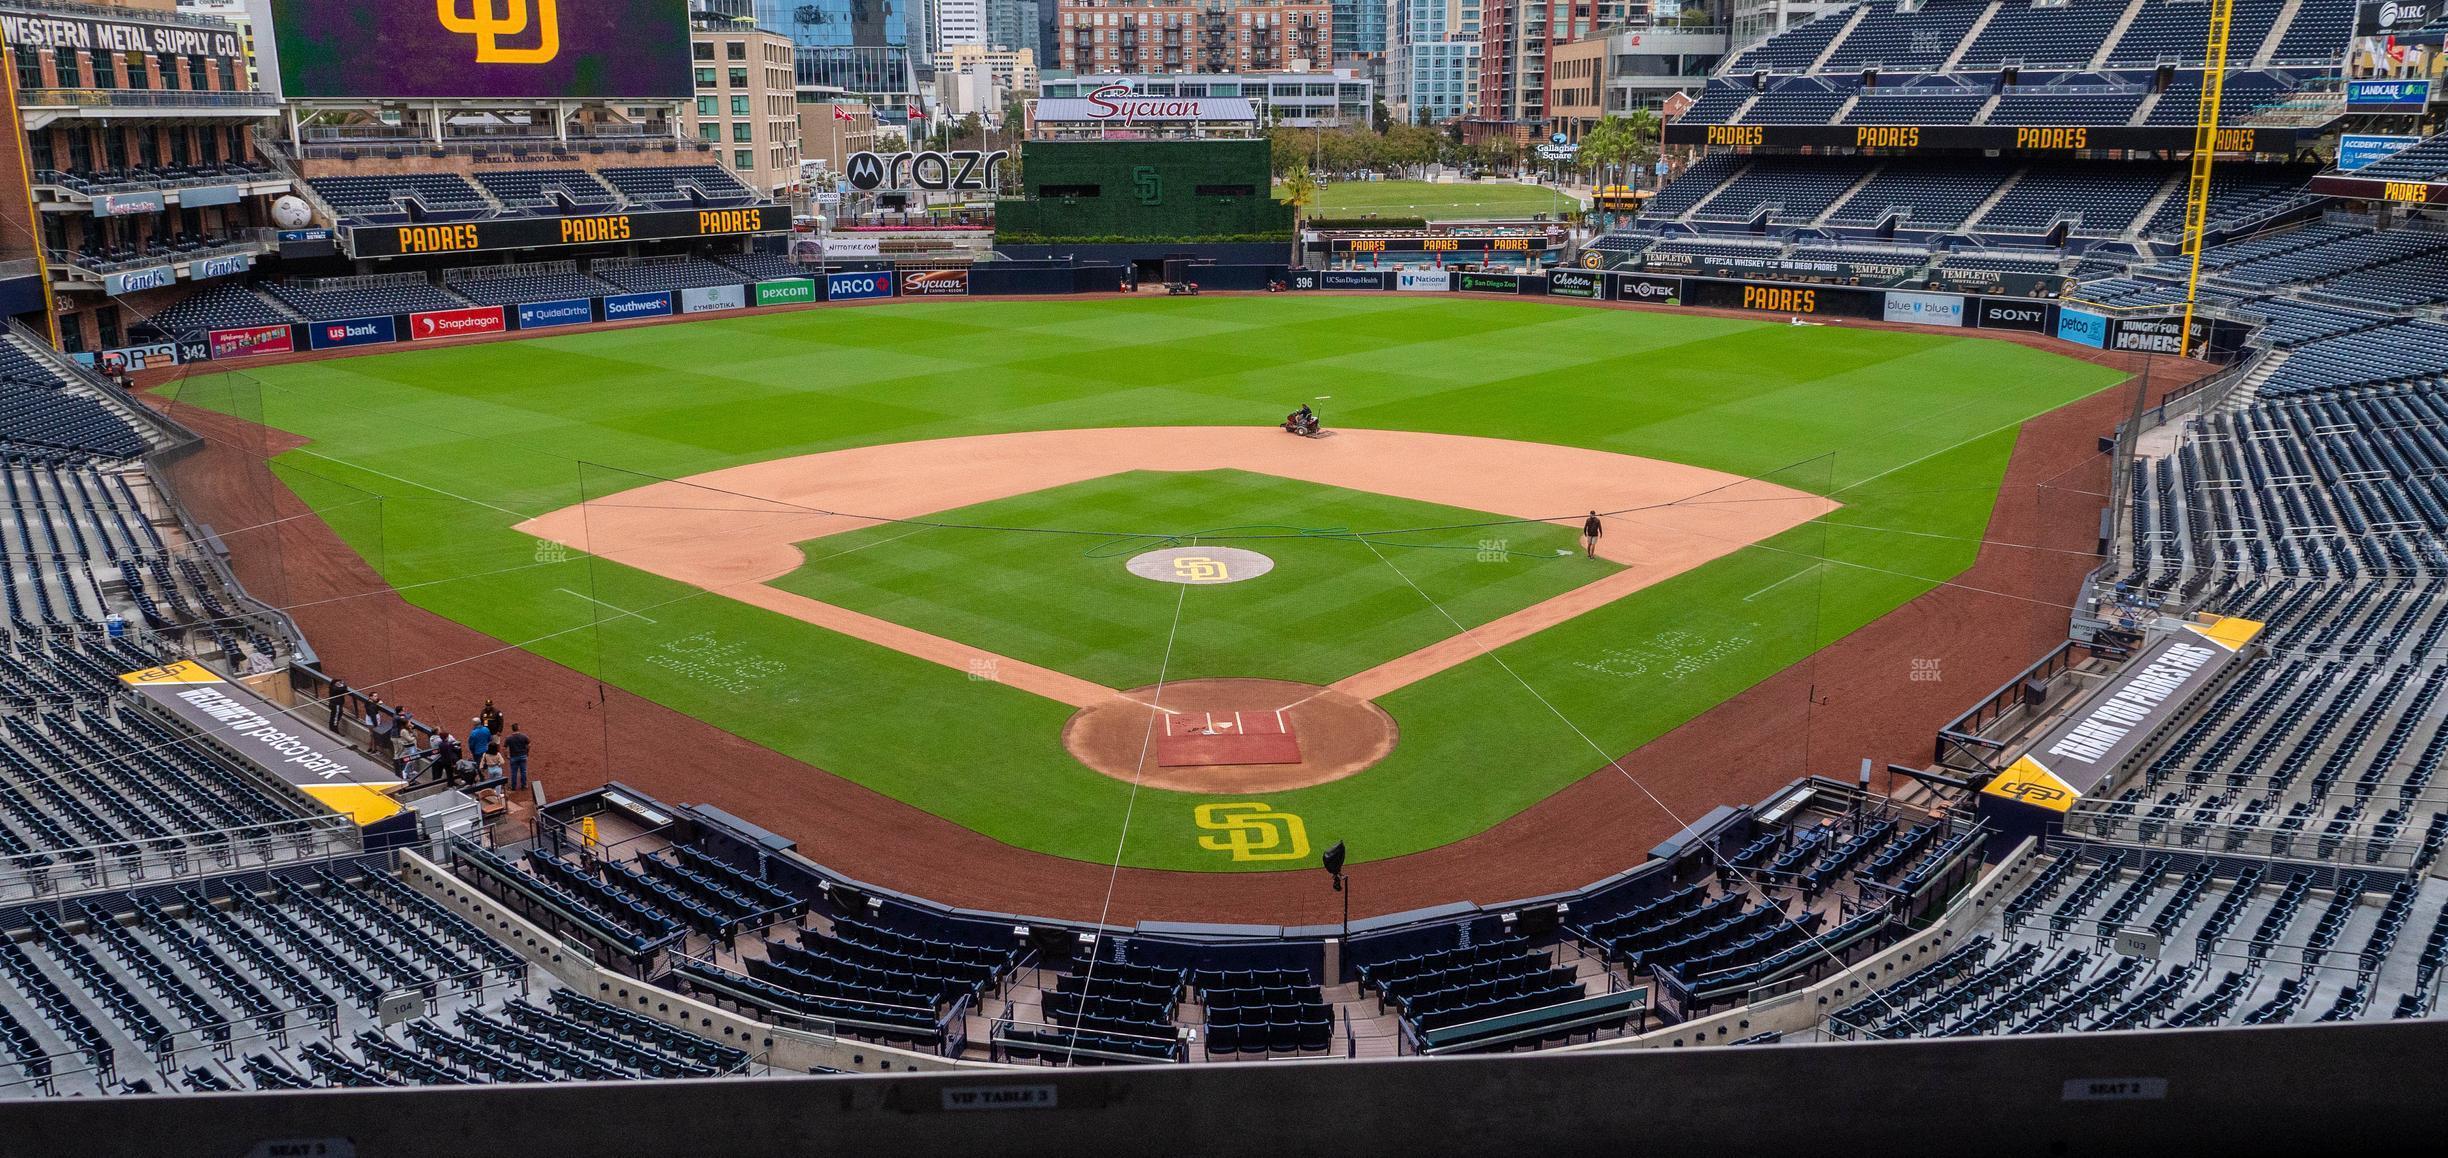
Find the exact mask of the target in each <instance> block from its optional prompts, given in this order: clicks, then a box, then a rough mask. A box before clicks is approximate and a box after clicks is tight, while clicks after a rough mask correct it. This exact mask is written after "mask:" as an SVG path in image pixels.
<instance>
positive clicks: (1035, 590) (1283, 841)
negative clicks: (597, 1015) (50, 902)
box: [164, 295, 2124, 872]
mask: <svg viewBox="0 0 2448 1158" xmlns="http://www.w3.org/2000/svg"><path fill="white" fill-rule="evenodd" d="M2123 376H2124V375H2123V374H2121V373H2120V372H2118V371H2115V370H2112V369H2109V368H2107V367H2105V366H2100V365H2095V364H2092V363H2088V362H2083V361H2076V360H2073V359H2068V358H2064V357H2060V356H2057V355H2055V354H2052V353H2048V352H2046V351H2043V350H2040V349H2036V348H2033V347H2030V346H2026V345H2018V344H2011V343H2005V342H1997V341H1988V340H1982V339H1976V338H1970V337H1959V336H1951V335H1945V334H1938V333H1930V332H1905V331H1895V330H1881V329H1869V328H1846V327H1834V326H1793V325H1787V324H1785V323H1784V320H1783V319H1781V318H1780V319H1776V320H1774V321H1750V320H1744V319H1734V318H1723V317H1711V316H1700V315H1692V314H1666V313H1652V312H1638V311H1630V310H1619V309H1603V308H1573V307H1569V306H1563V305H1558V304H1551V303H1544V302H1527V301H1524V302H1508V301H1498V300H1484V299H1461V298H1453V297H1446V296H1442V295H1435V296H1431V295H1422V296H1416V297H1414V296H1407V295H1406V296H1394V295H1387V296H1366V297H1344V296H1292V295H1280V296H1263V297H1220V296H1211V297H1203V298H1196V299H1185V298H1135V297H1121V298H1112V299H1095V300H1089V299H1081V300H1071V301H1004V302H995V301H983V300H981V301H945V302H909V303H893V304H885V305H876V306H862V307H855V308H828V309H817V310H804V311H797V312H786V313H762V314H757V315H750V316H739V317H732V318H722V319H713V320H705V321H698V322H692V323H687V324H677V325H654V326H645V327H637V328H627V329H618V330H606V331H598V332H588V333H578V334H571V335H566V336H558V337H538V338H532V339H525V340H518V341H507V342H491V343H482V344H471V345H461V346H453V347H446V348H436V349H430V350H412V351H406V352H400V353H388V354H381V355H374V356H367V357H355V358H347V359H342V360H331V361H314V362H300V363H295V364H288V365H271V366H262V367H256V368H251V369H249V370H247V371H245V372H243V373H228V374H220V375H213V376H199V377H194V378H190V379H188V380H186V381H184V382H181V383H178V384H176V385H174V386H170V387H166V388H164V393H167V394H175V395H177V396H178V398H179V399H180V400H182V401H185V402H187V403H190V404H192V405H196V406H200V407H204V408H208V409H213V410H220V411H224V412H228V413H233V414H236V415H237V416H239V417H243V418H246V419H249V420H251V421H253V422H258V423H261V424H262V425H264V426H267V427H270V428H273V429H275V430H278V431H283V432H287V433H288V434H290V435H294V436H295V440H294V441H293V442H290V443H284V446H285V447H286V448H285V449H280V450H279V453H278V454H277V455H276V456H275V457H274V458H273V460H272V467H273V470H274V472H275V473H276V474H277V476H278V477H279V479H280V480H281V482H282V483H284V484H285V485H286V486H287V487H288V488H289V489H290V490H292V491H294V492H295V494H296V496H297V497H298V498H300V499H302V500H304V502H305V503H306V504H307V505H308V506H309V507H312V508H313V509H315V510H316V511H318V512H320V513H321V514H322V515H323V516H324V517H325V519H326V521H328V523H329V525H330V528H331V530H332V531H333V532H334V533H336V534H337V535H339V536H340V538H341V539H342V540H344V541H346V542H347V543H348V544H349V546H350V547H351V548H353V549H354V550H355V551H356V552H357V553H358V554H359V555H360V556H361V557H362V558H363V560H364V561H365V563H367V564H368V565H370V566H371V567H372V568H374V569H375V570H376V571H377V572H379V574H380V575H381V577H382V579H383V580H384V581H386V582H387V583H388V584H389V585H390V586H391V587H392V588H394V589H396V590H397V591H398V592H399V593H400V594H401V595H402V596H404V597H405V598H406V599H408V600H409V601H410V602H412V603H413V604H415V605H417V606H418V607H421V608H424V609H426V610H428V611H430V612H432V613H434V614H437V615H439V616H442V617H445V618H447V619H450V620H454V621H456V622H458V623H460V624H464V625H466V626H467V627H469V628H472V629H474V630H476V631H478V632H481V633H483V634H484V635H486V636H489V637H491V638H492V639H494V640H497V641H500V643H501V644H502V645H504V646H505V647H518V648H524V649H526V650H527V651H530V652H532V653H534V654H536V655H538V656H541V657H543V658H545V659H548V660H551V661H553V662H556V663H558V664H561V665H564V666H566V667H568V668H572V669H576V670H578V671H581V672H585V673H589V674H591V675H592V676H594V677H595V678H597V679H599V680H601V681H603V682H604V683H606V684H608V685H611V686H612V687H615V688H618V689H621V690H623V691H626V692H628V693H633V694H634V695H636V696H638V697H642V698H643V699H645V700H649V701H653V702H654V703H657V704H660V705H664V706H667V707H669V708H671V709H673V710H676V711H678V712H680V713H683V714H685V715H687V716H690V717H694V718H696V719H697V720H700V721H703V722H705V723H706V724H709V725H712V726H714V727H716V728H719V729H721V730H723V731H727V732H729V733H732V734H733V735H736V736H738V737H740V738H743V739H745V740H747V741H750V742H752V743H754V744H756V745H761V746H763V747H765V748H768V749H771V750H773V751H774V752H778V753H781V754H783V755H785V756H788V757H791V758H793V759H795V760H797V761H800V762H802V766H803V768H804V776H805V777H809V778H819V777H826V776H831V777H840V778H843V779H846V780H848V781H851V782H854V783H855V784H857V785H860V786H863V787H864V788H866V789H870V790H872V791H874V792H877V793H881V794H883V795H885V796H888V797H891V798H893V799H895V800H898V801H901V802H903V803H905V804H908V805H910V806H914V807H915V808H918V809H922V810H924V811H926V812H928V813H931V814H933V815H935V816H938V817H941V818H943V819H945V820H948V821H950V822H952V823H953V824H956V825H958V826H960V827H963V828H967V829H970V830H973V831H974V832H977V833H980V834H983V835H985V836H987V837H990V838H992V839H994V840H996V841H1000V842H1002V843H1004V844H1006V845H1010V846H1014V847H1016V848H1020V849H1026V850H1030V851H1033V852H1039V853H1045V854H1050V855H1053V856H1057V857H1062V858H1067V859H1071V860H1076V861H1087V862H1093V863H1096V864H1119V865H1122V866H1129V867H1138V868H1149V869H1169V870H1193V871H1208V872H1229V871H1258V870H1269V869H1292V868H1303V867H1312V866H1314V864H1315V853H1316V851H1317V850H1319V849H1321V848H1323V846H1325V845H1326V844H1329V843H1331V842H1333V841H1336V840H1343V841H1347V842H1348V843H1349V845H1350V847H1351V849H1352V854H1353V859H1354V860H1355V861H1357V862H1366V861H1374V860H1381V859H1385V858H1391V857H1398V856H1403V855H1405V854H1410V853H1415V852H1419V851H1422V850H1426V849H1432V848H1437V847H1439V846H1443V845H1447V844H1451V843H1453V842H1456V841H1461V840H1464V839H1466V838H1469V837H1471V836H1473V835H1474V834H1476V833H1480V832H1482V831H1483V830H1486V829H1488V828H1490V827H1491V826H1493V825H1496V824H1498V823H1500V822H1502V821H1504V820H1505V819H1507V818H1508V817H1511V816H1513V815H1515V814H1517V813H1520V812H1522V811H1523V810H1525V809H1527V808H1529V807H1531V806H1532V805H1534V804H1536V803H1538V802H1539V801H1541V800H1542V799H1545V798H1547V797H1549V796H1550V795H1552V794H1554V793H1556V792H1558V791H1559V790H1561V789H1563V788H1565V787H1567V786H1568V785H1570V784H1572V783H1573V782H1575V781H1577V780H1580V779H1582V778H1583V777H1586V776H1590V775H1592V774H1593V773H1603V774H1614V773H1609V771H1608V770H1609V768H1610V761H1612V760H1613V759H1614V758H1615V757H1618V756H1620V755H1622V754H1624V753H1627V752H1631V751H1633V750H1634V749H1637V748H1640V747H1641V746H1642V745H1643V744H1645V743H1648V742H1649V741H1651V740H1653V739H1656V738H1657V737H1660V736H1662V735H1664V734H1665V733H1667V732H1668V731H1670V730H1672V729H1674V728H1676V727H1677V726H1678V725H1680V724H1683V723H1684V722H1685V721H1688V720H1691V719H1693V718H1694V717H1695V716H1698V715H1700V714H1701V713H1703V712H1706V711H1708V710H1709V709H1711V708H1712V707H1714V706H1716V705H1718V704H1720V703H1723V702H1725V701H1727V700H1728V699H1729V698H1730V697H1734V696H1736V695H1738V694H1739V693H1742V692H1743V691H1744V690H1745V689H1747V688H1751V687H1753V686H1754V685H1757V684H1759V683H1760V682H1761V681H1763V680H1765V679H1767V678H1768V677H1770V676H1771V675H1774V674H1776V673H1778V672H1780V671H1782V670H1784V669H1787V668H1790V667H1792V666H1793V665H1795V664H1797V663H1799V662H1801V661H1804V660H1805V659H1807V658H1808V657H1810V656H1811V655H1812V654H1813V653H1814V652H1816V651H1818V650H1819V649H1821V648H1824V647H1827V646H1828V645H1830V644H1831V643H1833V642H1834V641H1837V640H1839V639H1842V638H1843V637H1845V636H1846V635H1848V634H1849V633H1852V632H1854V631H1856V630H1857V629H1859V628H1861V627H1862V626H1864V625H1866V624H1868V623H1870V622H1872V621H1873V620H1876V619H1878V618H1879V617H1881V616H1883V615H1886V614H1888V613H1889V612H1891V611H1894V610H1895V609H1897V608H1898V607H1900V606H1902V605H1904V604H1905V603H1907V602H1908V601H1910V600H1913V599H1914V598H1915V597H1917V596H1919V595H1921V594H1923V593H1924V592H1927V591H1929V590H1930V589H1931V588H1932V587H1934V586H1936V585H1938V584H1940V583H1943V582H1945V581H1947V580H1949V579H1950V578H1952V577H1954V576H1956V575H1958V574H1959V573H1961V572H1962V571H1964V570H1965V568H1967V567H1969V566H1970V565H1971V564H1972V563H1973V561H1974V557H1975V554H1976V553H1977V551H1978V549H1979V547H1980V544H1981V540H1982V539H1983V537H1984V535H1985V533H1986V531H1987V529H1988V528H1989V526H1990V523H1991V518H1992V514H1993V508H1994V507H1995V506H1996V504H1997V502H1998V497H1999V487H2000V482H2001V480H2002V478H2003V477H2004V476H2005V473H2006V469H2007V464H2008V460H2009V456H2010V454H2011V453H2012V452H2013V451H2014V449H2015V446H2016V438H2017V433H2018V430H2019V429H2020V427H2021V426H2022V424H2023V423H2025V422H2026V421H2027V420H2029V419H2031V418H2033V417H2035V416H2037V415H2041V414H2044V413H2046V412H2048V411H2051V410H2053V409H2056V408H2058V407H2060V406H2063V405H2065V404H2067V403H2069V402H2072V401H2074V400H2077V399H2080V398H2083V397H2085V396H2087V395H2091V394H2094V393H2096V392H2098V391H2100V390H2102V389H2105V388H2106V387H2108V386H2110V385H2112V384H2113V383H2115V382H2116V381H2118V380H2120V379H2121V378H2122V377H2123ZM1303 403H1307V404H1308V405H1310V406H1312V407H1314V408H1316V410H1317V411H1318V413H1319V414H1320V415H1321V416H1322V417H1323V418H1324V419H1325V421H1326V425H1327V427H1328V429H1329V431H1330V432H1331V433H1330V434H1329V436H1328V437H1325V438H1320V439H1300V438H1294V437H1292V436H1291V435H1288V434H1285V433H1282V432H1280V431H1278V430H1277V429H1275V425H1274V424H1275V423H1276V422H1277V421H1278V420H1279V419H1280V418H1281V417H1282V416H1283V415H1284V413H1285V412H1286V411H1288V410H1291V409H1292V408H1294V407H1295V406H1298V405H1301V404H1303ZM1591 510H1598V511H1602V512H1604V513H1605V514H1606V518H1605V519H1604V520H1603V522H1604V525H1605V527H1606V534H1605V536H1604V537H1603V538H1602V539H1601V540H1600V549H1599V551H1598V553H1597V557H1596V558H1588V557H1584V554H1583V552H1582V542H1581V539H1580V537H1579V534H1578V532H1579V528H1580V525H1581V521H1582V518H1583V517H1584V516H1585V515H1586V513H1587V512H1588V511H1591ZM1159 556H1161V558H1158V559H1157V562H1156V563H1155V564H1150V565H1148V566H1140V565H1137V564H1136V561H1138V560H1141V559H1143V558H1155V557H1159ZM1185 557H1186V558H1188V559H1190V560H1191V562H1189V563H1183V562H1180V561H1179V560H1181V559H1182V558H1185ZM1251 558H1255V559H1258V560H1262V563H1260V564H1251V563H1249V562H1247V561H1246V560H1249V559H1251ZM1151 566H1153V567H1158V568H1161V567H1162V566H1171V567H1173V568H1175V569H1176V571H1177V572H1178V573H1177V574H1173V575H1170V576H1167V575H1164V574H1153V575H1152V574H1151V573H1150V569H1149V568H1150V567H1151ZM392 646H393V647H395V648H400V649H403V650H404V649H406V648H407V647H408V646H409V644H408V642H407V641H396V640H395V641H393V642H392ZM1978 690H1982V691H1985V690H1986V689H1985V688H1984V689H1978ZM1973 691H1974V689H1964V692H1965V693H1967V694H1969V693H1971V692H1973ZM503 694H505V695H506V696H507V695H515V694H516V690H515V689H505V690H504V693H503ZM1268 697H1274V698H1272V699H1270V698H1268ZM1270 712H1271V713H1272V714H1273V716H1274V717H1275V720H1276V722H1274V723H1264V722H1261V721H1262V719H1263V718H1264V717H1268V716H1269V714H1270ZM1117 713H1118V714H1117ZM1277 728H1280V729H1281V730H1282V731H1283V732H1284V733H1285V734H1292V735H1297V738H1298V741H1299V744H1300V747H1301V749H1302V757H1301V760H1300V761H1298V762H1297V763H1282V764H1278V765H1270V766H1254V765H1234V764H1221V765H1216V764H1209V765H1199V764H1196V763H1191V764H1170V765H1168V764H1163V763H1161V762H1160V755H1161V753H1162V752H1163V751H1166V750H1168V749H1167V744H1168V743H1169V742H1171V741H1174V740H1177V739H1178V740H1185V741H1193V742H1195V741H1197V740H1199V739H1200V738H1202V737H1203V738H1206V739H1213V738H1214V733H1215V732H1216V731H1217V730H1219V729H1220V730H1222V731H1225V732H1233V731H1234V730H1235V729H1239V730H1241V731H1249V732H1269V733H1271V732H1273V731H1275V730H1276V729H1277ZM1372 729H1373V730H1372ZM609 759H610V763H611V766H612V767H613V769H614V774H615V775H619V774H620V772H619V769H620V761H619V759H618V756H617V753H615V754H612V756H611V757H610V758H609ZM661 771H662V772H663V773H665V774H669V773H670V770H669V769H663V770H661ZM1622 774H1624V775H1629V773H1622ZM764 791H766V792H768V793H781V794H787V793H790V792H792V791H794V789H793V786H792V785H791V784H788V783H784V784H776V785H770V786H767V787H766V788H765V789H764ZM671 795H672V796H673V798H676V799H686V798H690V797H689V794H688V793H687V791H685V790H684V789H683V790H675V791H673V792H672V793H671ZM726 807H731V808H732V809H733V811H739V812H742V814H743V815H748V816H749V817H750V818H751V819H755V818H756V817H755V814H754V813H753V812H750V811H745V810H743V809H742V808H741V807H740V806H739V804H738V803H737V802H736V801H734V802H730V803H727V804H726ZM1652 819H1654V818H1652ZM1685 819H1690V818H1685ZM786 835H793V834H790V833H786ZM1626 856H1627V857H1631V858H1633V859H1637V850H1627V852H1626ZM1624 863H1626V864H1629V863H1633V860H1632V859H1627V860H1626V861H1625V862H1624Z"/></svg>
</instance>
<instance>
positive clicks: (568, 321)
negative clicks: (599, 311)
mask: <svg viewBox="0 0 2448 1158" xmlns="http://www.w3.org/2000/svg"><path fill="white" fill-rule="evenodd" d="M594 320H595V302H594V301H593V300H592V299H590V298H564V299H562V300H560V301H557V302H522V303H520V304H519V308H518V328H520V329H522V330H546V329H551V328H552V327H554V326H583V325H585V324H587V323H588V322H591V321H594Z"/></svg>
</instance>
